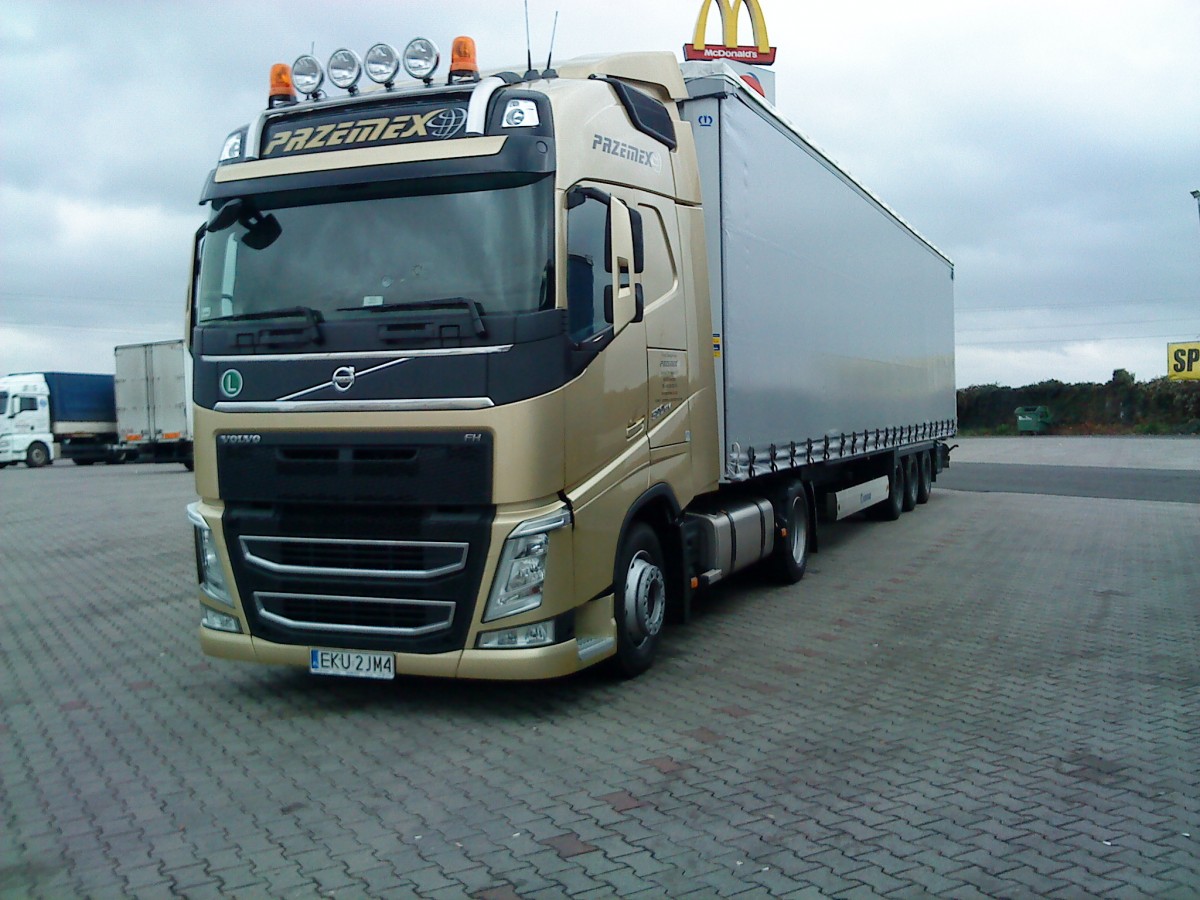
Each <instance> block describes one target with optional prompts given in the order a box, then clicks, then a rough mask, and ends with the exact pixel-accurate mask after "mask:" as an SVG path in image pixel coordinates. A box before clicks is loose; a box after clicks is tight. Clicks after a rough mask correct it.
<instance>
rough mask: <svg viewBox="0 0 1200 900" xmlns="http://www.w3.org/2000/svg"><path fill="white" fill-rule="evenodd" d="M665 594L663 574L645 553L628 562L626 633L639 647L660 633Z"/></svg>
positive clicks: (641, 552)
mask: <svg viewBox="0 0 1200 900" xmlns="http://www.w3.org/2000/svg"><path fill="white" fill-rule="evenodd" d="M666 606H667V590H666V582H665V581H664V579H663V574H662V570H661V569H659V567H658V566H656V565H655V564H654V562H653V561H652V560H651V559H650V555H649V554H648V553H647V552H646V551H645V550H639V551H638V552H637V554H636V555H635V556H634V557H633V559H631V560H630V561H629V570H628V571H627V572H626V573H625V631H626V633H627V634H628V635H629V637H630V639H631V640H632V641H633V644H634V646H635V647H640V646H642V644H644V643H646V641H648V640H650V639H651V638H653V637H654V636H655V635H657V634H658V632H659V631H661V630H662V624H663V617H664V615H665V613H666Z"/></svg>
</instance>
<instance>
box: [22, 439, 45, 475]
mask: <svg viewBox="0 0 1200 900" xmlns="http://www.w3.org/2000/svg"><path fill="white" fill-rule="evenodd" d="M25 465H27V466H29V468H31V469H40V468H41V467H42V466H48V465H50V451H49V450H47V449H46V445H45V444H43V443H42V442H41V441H37V442H36V443H33V444H30V445H29V448H28V449H27V450H26V451H25Z"/></svg>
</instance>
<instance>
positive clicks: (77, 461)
mask: <svg viewBox="0 0 1200 900" xmlns="http://www.w3.org/2000/svg"><path fill="white" fill-rule="evenodd" d="M71 462H73V463H75V465H77V466H90V465H92V464H93V463H95V462H96V461H95V460H94V459H79V458H78V457H76V458H75V459H73V460H71Z"/></svg>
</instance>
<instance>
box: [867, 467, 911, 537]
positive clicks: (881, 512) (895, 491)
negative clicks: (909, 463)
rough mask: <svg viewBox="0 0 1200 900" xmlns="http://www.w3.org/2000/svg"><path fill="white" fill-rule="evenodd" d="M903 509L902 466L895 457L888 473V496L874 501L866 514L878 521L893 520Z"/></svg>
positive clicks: (898, 516)
mask: <svg viewBox="0 0 1200 900" xmlns="http://www.w3.org/2000/svg"><path fill="white" fill-rule="evenodd" d="M903 511H904V466H903V464H902V463H901V462H900V458H899V457H897V458H896V460H895V462H893V463H892V471H891V474H889V475H888V496H887V499H886V500H883V501H881V502H879V503H876V504H875V505H874V506H872V507H871V508H870V509H869V510H867V512H868V514H869V515H870V516H871V518H872V519H877V520H878V521H880V522H895V521H896V520H897V519H898V518H900V513H901V512H903Z"/></svg>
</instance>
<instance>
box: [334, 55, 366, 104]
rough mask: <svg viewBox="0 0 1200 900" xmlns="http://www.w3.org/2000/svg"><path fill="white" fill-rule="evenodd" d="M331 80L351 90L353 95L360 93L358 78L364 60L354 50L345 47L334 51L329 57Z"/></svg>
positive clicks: (344, 88) (342, 87)
mask: <svg viewBox="0 0 1200 900" xmlns="http://www.w3.org/2000/svg"><path fill="white" fill-rule="evenodd" d="M326 69H328V70H329V80H330V81H332V82H333V83H334V84H335V85H337V86H338V87H340V88H341V89H342V90H345V91H349V92H350V94H351V96H353V95H354V94H357V93H358V87H357V85H358V79H359V77H360V76H361V75H362V61H361V60H360V59H359V58H358V54H357V53H355V52H354V51H353V50H347V49H346V48H345V47H343V48H342V49H340V50H335V51H333V55H332V56H331V57H329V64H328V65H327V66H326Z"/></svg>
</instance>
